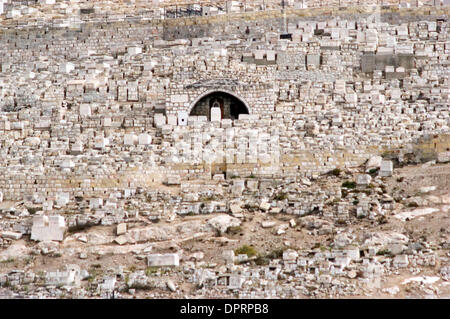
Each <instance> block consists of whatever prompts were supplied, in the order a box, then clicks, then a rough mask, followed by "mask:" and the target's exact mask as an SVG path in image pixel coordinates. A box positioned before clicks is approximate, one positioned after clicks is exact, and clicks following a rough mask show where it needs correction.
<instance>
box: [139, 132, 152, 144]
mask: <svg viewBox="0 0 450 319" xmlns="http://www.w3.org/2000/svg"><path fill="white" fill-rule="evenodd" d="M138 140H139V145H149V144H151V143H152V137H151V136H150V135H149V134H147V133H142V134H139V137H138Z"/></svg>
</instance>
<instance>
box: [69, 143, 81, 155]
mask: <svg viewBox="0 0 450 319" xmlns="http://www.w3.org/2000/svg"><path fill="white" fill-rule="evenodd" d="M71 151H72V152H73V153H81V152H83V144H82V143H81V142H75V143H73V144H72V146H71Z"/></svg>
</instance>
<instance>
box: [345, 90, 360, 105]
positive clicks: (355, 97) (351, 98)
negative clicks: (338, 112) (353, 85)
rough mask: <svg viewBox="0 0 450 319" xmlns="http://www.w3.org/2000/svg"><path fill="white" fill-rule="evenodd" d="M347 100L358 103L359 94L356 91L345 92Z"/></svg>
mask: <svg viewBox="0 0 450 319" xmlns="http://www.w3.org/2000/svg"><path fill="white" fill-rule="evenodd" d="M345 102H347V103H352V104H356V103H357V102H358V95H357V94H356V93H348V94H345Z"/></svg>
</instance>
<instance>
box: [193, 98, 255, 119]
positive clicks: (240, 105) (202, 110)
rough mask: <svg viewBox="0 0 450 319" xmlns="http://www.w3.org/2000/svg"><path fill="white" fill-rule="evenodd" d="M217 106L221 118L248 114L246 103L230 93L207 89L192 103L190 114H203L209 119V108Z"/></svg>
mask: <svg viewBox="0 0 450 319" xmlns="http://www.w3.org/2000/svg"><path fill="white" fill-rule="evenodd" d="M213 107H219V108H220V113H221V115H222V116H221V117H222V119H232V120H236V119H238V118H239V114H249V109H248V107H247V105H246V103H245V102H244V101H243V100H241V99H240V98H238V97H237V96H235V95H234V94H232V93H228V92H224V91H209V92H206V93H204V94H202V95H201V96H200V97H199V98H197V99H196V100H195V101H194V103H192V106H191V109H190V113H189V115H190V116H199V115H203V116H206V117H207V118H208V120H209V121H210V120H211V108H213Z"/></svg>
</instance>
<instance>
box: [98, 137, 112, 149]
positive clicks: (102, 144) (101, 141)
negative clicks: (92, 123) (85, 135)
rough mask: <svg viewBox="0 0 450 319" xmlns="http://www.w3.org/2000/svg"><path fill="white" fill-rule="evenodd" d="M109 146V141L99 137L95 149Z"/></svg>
mask: <svg viewBox="0 0 450 319" xmlns="http://www.w3.org/2000/svg"><path fill="white" fill-rule="evenodd" d="M108 144H109V139H107V138H105V137H102V136H98V137H96V138H95V148H105V147H106V146H108Z"/></svg>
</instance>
